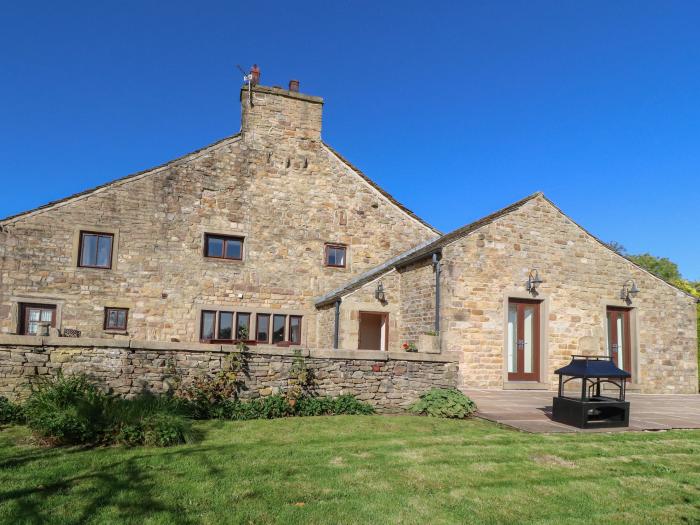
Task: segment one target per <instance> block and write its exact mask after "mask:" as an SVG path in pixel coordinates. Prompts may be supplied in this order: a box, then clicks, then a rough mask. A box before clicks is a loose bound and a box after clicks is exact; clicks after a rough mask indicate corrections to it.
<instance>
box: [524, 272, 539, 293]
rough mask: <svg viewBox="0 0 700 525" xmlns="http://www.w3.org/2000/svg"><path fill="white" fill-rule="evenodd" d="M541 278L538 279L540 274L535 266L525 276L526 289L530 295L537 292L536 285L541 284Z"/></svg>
mask: <svg viewBox="0 0 700 525" xmlns="http://www.w3.org/2000/svg"><path fill="white" fill-rule="evenodd" d="M542 282H543V281H542V279H540V274H539V272H538V271H537V268H533V269H532V270H530V274H529V275H528V276H527V285H526V288H527V291H528V292H530V293H531V294H532V295H535V294H536V293H537V287H538V286H539V285H541V284H542Z"/></svg>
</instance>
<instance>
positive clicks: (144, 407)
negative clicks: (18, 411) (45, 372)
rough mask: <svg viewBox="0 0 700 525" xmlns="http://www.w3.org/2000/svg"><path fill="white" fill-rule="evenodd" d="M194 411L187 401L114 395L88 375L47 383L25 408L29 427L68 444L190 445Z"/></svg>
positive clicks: (30, 398)
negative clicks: (190, 415) (99, 387)
mask: <svg viewBox="0 0 700 525" xmlns="http://www.w3.org/2000/svg"><path fill="white" fill-rule="evenodd" d="M188 410H190V407H189V405H188V404H187V403H185V402H183V401H182V400H178V399H174V398H171V397H167V396H153V395H142V396H139V397H137V398H135V399H122V398H118V397H112V396H108V395H106V394H104V393H102V392H101V391H100V390H99V389H98V388H97V387H96V386H95V385H93V384H91V383H90V381H89V380H88V379H87V377H85V376H82V375H78V376H71V377H62V376H59V377H58V378H56V379H53V380H50V381H47V382H46V383H44V384H42V385H40V387H39V388H38V389H37V390H36V391H35V392H33V393H32V395H31V396H30V397H29V399H28V400H27V403H26V405H25V414H26V419H27V424H28V425H29V428H30V429H31V430H32V431H33V432H34V433H35V434H37V435H39V436H41V437H43V438H47V439H49V440H51V441H53V442H54V443H56V444H63V445H77V444H93V445H94V444H108V443H115V442H117V443H123V444H125V445H130V446H134V445H153V446H159V447H165V446H170V445H176V444H179V443H185V442H188V441H190V438H191V423H190V420H189V418H188V417H187V412H188Z"/></svg>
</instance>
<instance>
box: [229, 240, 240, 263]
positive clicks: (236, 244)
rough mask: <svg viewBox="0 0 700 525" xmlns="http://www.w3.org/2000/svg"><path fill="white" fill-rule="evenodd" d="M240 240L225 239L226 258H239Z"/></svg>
mask: <svg viewBox="0 0 700 525" xmlns="http://www.w3.org/2000/svg"><path fill="white" fill-rule="evenodd" d="M242 244H243V243H242V242H241V241H239V240H236V239H228V240H227V241H226V257H227V258H228V259H240V258H241V247H242Z"/></svg>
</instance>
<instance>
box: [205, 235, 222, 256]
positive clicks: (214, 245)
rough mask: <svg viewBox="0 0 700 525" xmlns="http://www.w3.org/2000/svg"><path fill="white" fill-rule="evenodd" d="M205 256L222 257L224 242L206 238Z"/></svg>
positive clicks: (214, 238)
mask: <svg viewBox="0 0 700 525" xmlns="http://www.w3.org/2000/svg"><path fill="white" fill-rule="evenodd" d="M207 255H208V256H209V257H223V256H224V241H223V239H218V238H216V237H207Z"/></svg>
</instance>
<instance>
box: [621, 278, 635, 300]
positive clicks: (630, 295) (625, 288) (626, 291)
mask: <svg viewBox="0 0 700 525" xmlns="http://www.w3.org/2000/svg"><path fill="white" fill-rule="evenodd" d="M638 293H639V288H637V283H636V282H635V281H634V279H627V280H626V281H625V284H623V285H622V290H620V299H624V300H625V301H627V302H628V303H631V302H632V299H634V298H635V297H637V294H638Z"/></svg>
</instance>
